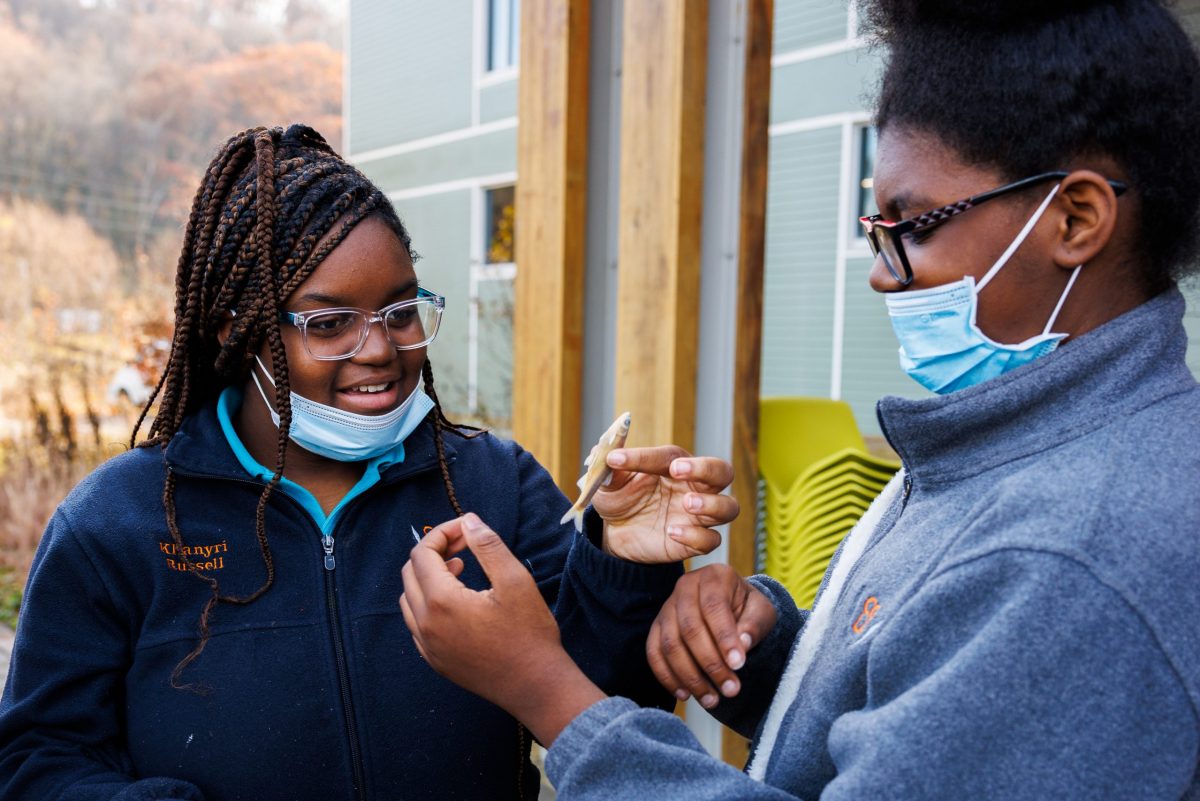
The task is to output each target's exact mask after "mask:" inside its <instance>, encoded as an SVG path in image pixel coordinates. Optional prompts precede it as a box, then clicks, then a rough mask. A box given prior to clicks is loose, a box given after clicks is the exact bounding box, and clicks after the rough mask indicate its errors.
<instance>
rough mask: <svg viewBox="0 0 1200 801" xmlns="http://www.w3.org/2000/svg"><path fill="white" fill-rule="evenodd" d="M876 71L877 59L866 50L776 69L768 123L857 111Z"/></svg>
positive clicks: (773, 74) (874, 78) (871, 90)
mask: <svg viewBox="0 0 1200 801" xmlns="http://www.w3.org/2000/svg"><path fill="white" fill-rule="evenodd" d="M878 70H879V57H878V56H877V55H874V54H872V53H869V52H867V51H866V50H851V51H847V52H844V53H834V54H832V55H829V56H824V57H823V58H814V59H810V60H808V61H801V62H799V63H796V64H785V65H783V66H781V67H776V68H775V69H774V71H773V72H772V74H771V122H772V124H774V123H779V122H787V121H790V120H802V119H806V118H808V117H822V116H825V115H826V114H837V113H839V112H846V111H861V110H862V109H863V108H864V107H865V102H866V100H867V99H869V96H870V95H871V93H872V92H873V91H874V87H875V82H876V77H875V76H876V73H877V71H878Z"/></svg>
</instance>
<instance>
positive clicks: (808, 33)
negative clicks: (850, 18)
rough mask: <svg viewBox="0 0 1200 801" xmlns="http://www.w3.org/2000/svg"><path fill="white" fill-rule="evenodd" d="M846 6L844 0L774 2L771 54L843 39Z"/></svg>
mask: <svg viewBox="0 0 1200 801" xmlns="http://www.w3.org/2000/svg"><path fill="white" fill-rule="evenodd" d="M852 1H853V0H851V2H852ZM847 8H848V6H847V5H846V3H845V2H838V3H831V2H829V0H779V2H777V3H776V4H775V55H781V54H783V53H787V52H788V51H790V50H801V49H803V48H806V47H812V46H814V45H819V44H825V43H826V42H836V41H838V40H839V39H845V38H846V25H847Z"/></svg>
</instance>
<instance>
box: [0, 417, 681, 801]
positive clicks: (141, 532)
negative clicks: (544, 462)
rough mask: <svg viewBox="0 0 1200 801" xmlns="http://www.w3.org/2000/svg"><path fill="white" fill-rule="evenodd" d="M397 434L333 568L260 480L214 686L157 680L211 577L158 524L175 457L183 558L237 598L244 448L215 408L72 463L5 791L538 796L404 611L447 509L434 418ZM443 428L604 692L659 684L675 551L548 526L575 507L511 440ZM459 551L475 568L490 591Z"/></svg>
mask: <svg viewBox="0 0 1200 801" xmlns="http://www.w3.org/2000/svg"><path fill="white" fill-rule="evenodd" d="M405 445H406V448H405V450H406V458H405V459H404V461H403V462H402V463H399V464H395V465H392V466H391V467H389V468H387V469H386V470H385V471H384V472H383V474H382V477H381V480H380V482H379V483H378V484H376V485H375V486H373V487H371V488H370V489H368V490H367V491H366V492H365V493H363V494H362V495H360V496H358V497H356V498H354V499H353V500H352V501H350V502H349V503H348V504H347V506H346V508H345V509H344V510H343V512H342V514H341V515H340V517H339V518H338V520H337V523H336V527H335V530H334V531H333V535H334V538H335V542H336V552H335V553H336V566H335V567H334V569H332V570H328V569H326V567H325V558H324V557H325V554H324V551H323V549H322V543H321V538H320V535H319V532H318V529H317V527H316V525H315V523H314V522H313V519H312V517H311V516H309V515H308V514H307V513H306V512H305V511H304V510H303V509H302V508H301V506H300V504H299V503H297V502H296V501H295V500H294V499H292V498H290V497H288V496H287V495H285V494H284V493H282V492H276V493H275V494H274V495H273V496H272V498H271V500H270V503H269V504H268V507H267V512H266V531H267V533H268V536H269V541H270V547H271V553H272V555H273V560H274V566H275V573H276V576H275V582H274V585H273V586H272V588H271V589H270V590H269V591H268V592H267V593H266V594H265V595H264V596H263V597H261V598H260V599H259V600H257V601H255V602H253V603H251V604H249V605H245V606H235V605H229V604H221V605H220V606H218V607H217V608H216V610H215V612H214V613H213V615H212V621H211V624H212V638H211V640H210V641H209V643H208V645H207V647H206V648H205V650H204V652H203V654H202V655H201V657H200V658H199V659H198V660H197V661H196V662H194V663H193V664H192V665H191V666H190V667H189V668H188V669H187V672H186V674H185V677H184V678H185V679H186V680H188V681H192V682H198V683H201V684H203V685H205V686H206V688H207V689H206V692H204V693H203V694H197V693H195V692H188V691H180V690H177V689H172V688H171V686H170V683H169V677H170V675H171V671H172V670H173V668H174V667H175V665H176V664H177V663H178V662H179V661H180V659H182V658H183V656H184V655H185V654H187V653H188V651H190V650H191V649H192V647H193V646H194V645H195V643H196V640H197V619H198V615H199V612H200V609H201V607H202V606H203V604H204V602H205V601H206V600H207V599H208V597H209V588H208V585H206V584H205V583H204V582H202V581H200V580H199V579H198V578H197V577H196V576H194V575H192V574H190V573H189V572H188V571H187V569H186V567H185V566H184V562H183V560H182V559H181V558H180V554H178V553H177V552H176V551H177V548H176V546H175V545H174V544H173V542H172V538H171V536H170V535H169V533H168V531H167V527H166V520H165V515H164V511H163V503H162V495H163V482H164V475H165V471H166V470H170V471H171V472H172V474H173V475H174V476H175V479H176V490H175V501H176V508H177V510H178V520H179V528H180V530H181V531H182V535H183V539H184V542H185V544H186V546H187V547H188V548H189V549H190V550H191V553H190V556H191V558H192V559H193V560H194V561H196V562H200V563H203V564H204V565H206V569H207V570H208V572H209V573H210V574H211V575H212V576H214V577H216V578H217V579H218V580H219V581H220V586H221V591H222V592H223V593H226V594H230V595H245V594H248V593H250V592H252V591H254V590H255V589H257V588H258V587H259V586H260V585H261V584H262V583H263V580H264V578H265V567H264V563H263V559H262V557H261V556H260V553H259V546H258V544H257V540H256V537H255V522H254V521H255V506H256V504H257V503H258V499H259V496H260V494H261V492H262V486H263V485H262V481H261V480H259V479H254V478H251V477H250V476H249V475H248V474H247V473H246V471H245V469H244V468H243V467H242V466H241V465H240V464H239V463H238V461H237V460H236V458H235V457H234V454H233V452H232V451H231V449H230V446H229V444H228V442H227V441H226V439H225V438H224V436H223V435H222V433H221V430H220V427H219V425H218V422H217V419H216V415H215V412H214V408H213V407H212V406H210V407H208V408H205V409H203V410H202V411H200V412H198V413H197V414H195V415H193V416H192V417H191V418H190V419H189V420H188V421H187V422H186V424H185V426H184V427H183V429H182V430H181V431H180V432H179V433H178V434H177V435H176V436H175V437H174V438H173V439H172V441H171V443H170V445H169V446H168V448H167V450H166V452H165V462H164V454H163V452H161V451H160V450H159V449H156V448H155V449H138V450H133V451H130V452H128V453H125V454H123V455H121V456H119V457H116V458H115V459H113V460H111V461H109V462H108V463H106V464H105V465H103V466H101V467H100V468H99V469H98V470H97V471H96V472H94V473H93V474H92V475H91V476H89V477H88V478H87V479H86V480H84V481H83V482H82V483H81V484H80V485H79V486H78V487H77V488H76V489H75V490H74V491H73V492H72V493H71V495H70V496H69V497H68V498H67V499H66V501H64V502H63V504H62V505H61V507H60V508H59V509H58V511H57V513H56V514H55V516H54V518H53V520H52V522H51V523H50V526H49V528H48V530H47V532H46V534H45V536H44V538H43V540H42V543H41V546H40V548H39V550H38V553H37V556H36V559H35V561H34V565H33V571H32V574H31V576H30V580H29V585H28V591H27V594H26V597H25V604H24V607H23V610H22V617H21V622H20V626H19V629H18V633H17V641H16V646H15V651H14V654H13V660H12V665H11V670H10V674H9V680H8V684H7V686H6V688H5V691H4V696H3V700H2V701H0V798H2V799H4V800H5V801H9V799H11V800H12V801H18V800H19V801H37V800H38V799H55V800H56V801H58V800H61V801H66V800H67V799H70V801H158V800H159V799H197V800H198V799H204V801H235V800H237V799H245V800H246V801H250V800H251V799H252V800H253V801H273V800H275V799H278V800H279V801H285V800H286V801H296V800H305V799H312V800H313V801H336V800H338V799H345V800H346V801H364V800H365V799H387V800H388V801H399V800H400V799H426V798H439V799H456V798H457V799H475V798H489V799H499V798H519V797H524V798H527V799H531V798H535V797H536V795H537V786H538V779H537V773H536V771H535V770H534V768H533V766H532V765H531V764H529V763H528V761H527V759H526V757H525V753H524V751H523V750H522V749H520V748H519V745H518V737H519V729H518V726H517V723H516V721H514V720H513V719H512V718H511V717H509V716H508V715H507V714H505V713H504V712H503V711H501V710H500V709H498V708H496V707H494V706H492V705H491V704H489V703H487V702H485V701H483V700H482V699H480V698H478V697H477V696H474V695H472V694H470V693H468V692H466V691H464V690H461V689H460V688H458V687H456V686H455V685H454V684H452V683H450V682H449V681H447V680H445V679H443V678H441V677H440V676H438V675H436V674H435V673H434V672H433V671H432V670H431V669H430V668H429V666H428V665H426V664H425V662H424V661H423V660H422V659H421V657H420V655H419V654H418V653H417V651H416V648H415V646H414V645H413V641H412V637H411V635H410V634H409V632H408V630H407V628H406V626H405V624H404V620H403V617H402V616H401V613H400V608H399V605H398V603H397V599H398V597H399V595H400V593H401V591H402V585H401V580H400V569H401V567H402V566H403V565H404V562H405V561H406V560H407V558H408V553H409V551H410V550H411V548H412V547H413V545H414V541H413V531H414V530H415V531H416V532H421V531H422V530H423V529H424V527H425V526H431V525H435V524H437V523H440V522H442V521H445V520H448V519H450V518H452V517H454V510H453V509H452V508H451V506H450V503H449V501H448V499H447V497H446V492H445V489H444V488H443V486H442V477H441V474H440V471H439V468H438V464H437V458H436V453H435V449H434V446H433V437H432V427H431V425H430V424H428V423H424V424H422V425H421V426H420V427H419V428H418V429H417V430H416V431H415V432H414V433H413V434H412V435H411V436H410V437H409V439H408V440H407V441H406V443H405ZM446 445H447V454H448V459H449V461H450V473H451V475H452V477H453V480H454V485H455V488H456V491H457V495H458V498H459V501H460V502H461V504H462V506H463V507H464V508H465V509H468V510H471V511H475V512H477V513H478V514H479V515H480V516H481V517H483V518H484V519H485V520H487V522H488V523H489V524H490V525H491V527H492V528H494V529H495V530H496V531H497V532H498V533H500V534H501V536H502V537H503V538H504V539H505V541H506V543H507V544H508V546H509V547H510V548H511V549H512V550H513V551H514V552H515V553H516V554H517V556H518V557H519V558H520V559H521V560H523V561H524V562H525V563H526V564H527V566H528V567H529V568H530V570H531V571H532V572H533V574H534V576H535V578H536V579H537V581H538V584H539V586H540V588H541V590H542V593H543V595H544V596H545V598H546V600H547V602H549V603H550V604H551V606H552V608H554V609H555V612H556V616H557V619H558V621H559V625H560V626H561V629H562V636H563V641H564V644H565V645H566V646H567V648H568V650H569V651H570V652H571V654H572V655H573V656H574V658H575V659H576V660H577V661H578V662H579V664H580V665H581V666H582V667H583V668H584V669H585V670H586V671H587V673H588V674H589V675H590V676H591V677H592V678H593V679H594V680H595V681H596V682H597V683H598V684H600V685H601V686H603V687H605V688H606V689H608V690H609V691H610V692H614V693H619V694H623V695H632V696H634V697H636V698H638V699H639V700H641V701H643V702H647V703H650V702H656V703H660V702H662V700H664V699H663V696H664V693H663V692H662V690H661V688H659V687H658V685H657V683H656V682H655V681H654V679H653V676H652V675H651V674H650V672H649V670H648V668H647V667H646V665H645V657H644V643H645V635H646V631H647V629H648V628H649V624H650V622H651V621H652V620H653V617H654V615H655V614H656V613H657V611H658V608H659V606H660V605H661V603H662V601H663V600H664V599H665V597H666V596H667V595H668V594H669V592H670V590H671V588H672V586H673V584H674V581H675V579H676V578H677V576H678V575H679V572H680V567H679V566H677V565H669V566H649V567H646V566H638V565H632V564H629V563H626V562H623V561H620V560H618V559H615V558H613V557H610V556H607V555H606V554H604V553H603V552H602V551H600V550H599V549H597V548H596V547H595V546H594V545H593V544H592V541H590V540H589V538H588V537H587V536H576V535H575V532H574V529H573V527H571V526H570V525H568V526H562V525H560V524H559V522H558V521H559V518H560V517H561V516H562V514H563V512H564V511H565V510H566V508H567V507H568V505H569V504H568V501H567V500H566V498H565V497H564V496H563V495H562V493H560V492H559V491H558V489H557V488H556V487H555V485H554V484H553V482H552V481H551V479H550V477H549V475H548V474H547V473H546V472H545V470H543V469H542V468H541V467H540V466H539V465H538V463H537V462H536V461H535V460H534V459H533V457H532V456H531V455H530V454H529V453H527V452H525V451H523V450H522V449H521V448H520V447H519V446H517V445H515V444H513V443H511V442H506V441H502V440H499V439H496V438H494V437H492V436H490V435H485V436H481V437H478V438H476V439H473V440H469V441H466V440H460V439H457V438H454V437H450V438H449V440H448V442H447V443H446ZM589 522H590V524H591V526H592V529H593V531H592V533H593V534H594V533H595V531H594V528H595V527H596V525H597V520H596V519H595V518H594V516H593V517H592V518H591V519H590V521H589ZM465 559H466V568H465V571H464V573H463V576H462V578H463V580H464V581H465V582H466V584H467V585H468V586H471V587H476V588H482V587H485V586H487V585H486V580H485V577H484V575H483V573H482V571H481V570H480V568H479V565H478V563H477V562H475V561H474V559H473V558H472V557H471V556H470V554H465Z"/></svg>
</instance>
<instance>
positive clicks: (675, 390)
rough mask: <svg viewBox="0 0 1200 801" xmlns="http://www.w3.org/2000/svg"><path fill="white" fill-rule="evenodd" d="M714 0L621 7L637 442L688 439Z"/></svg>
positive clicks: (629, 385) (621, 354) (627, 329)
mask: <svg viewBox="0 0 1200 801" xmlns="http://www.w3.org/2000/svg"><path fill="white" fill-rule="evenodd" d="M707 33H708V2H707V0H637V2H632V3H626V4H625V6H624V28H623V42H624V54H623V58H622V77H621V80H622V89H621V200H620V211H619V215H618V218H619V224H620V243H619V247H618V254H619V255H618V259H619V265H618V292H617V296H618V305H617V347H616V362H617V375H616V408H617V411H618V412H622V411H626V410H629V411H631V412H632V413H633V425H632V428H631V430H630V444H633V445H650V444H664V443H668V442H671V443H675V444H677V445H681V446H683V447H684V448H687V449H689V450H690V449H691V448H692V438H693V430H694V426H695V407H696V348H697V341H696V340H697V331H698V327H697V326H698V319H697V318H698V316H699V307H700V288H699V278H700V220H701V210H702V198H701V195H702V190H703V178H704V175H703V173H704V98H705V77H706V52H707Z"/></svg>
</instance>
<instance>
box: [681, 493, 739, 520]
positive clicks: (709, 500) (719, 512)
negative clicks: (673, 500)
mask: <svg viewBox="0 0 1200 801" xmlns="http://www.w3.org/2000/svg"><path fill="white" fill-rule="evenodd" d="M683 508H684V509H685V510H687V512H688V514H690V515H692V517H694V518H695V519H696V522H698V523H700V524H701V525H704V526H720V525H723V524H725V523H728V522H730V521H732V520H733V519H734V518H736V517H737V516H738V513H739V512H740V511H741V506H740V505H739V504H738V502H737V499H736V498H734V497H732V496H730V495H708V494H704V493H699V492H689V493H688V494H687V495H685V496H684V498H683Z"/></svg>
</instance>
